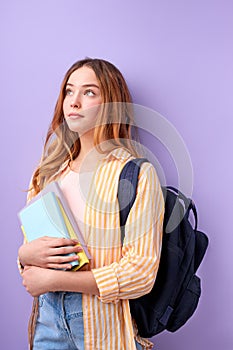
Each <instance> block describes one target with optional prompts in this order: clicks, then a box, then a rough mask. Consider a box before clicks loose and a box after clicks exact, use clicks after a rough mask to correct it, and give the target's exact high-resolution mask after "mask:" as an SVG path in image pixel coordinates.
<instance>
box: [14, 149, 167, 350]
mask: <svg viewBox="0 0 233 350" xmlns="http://www.w3.org/2000/svg"><path fill="white" fill-rule="evenodd" d="M133 158H134V157H133V156H132V155H131V154H130V153H129V152H128V151H127V150H126V149H124V148H116V149H114V150H113V151H112V152H110V153H109V154H108V155H107V156H106V157H104V158H102V160H101V162H100V163H99V165H98V167H97V169H96V171H95V172H94V174H93V178H92V181H91V185H90V188H89V194H88V196H87V201H86V205H85V210H84V212H85V213H84V224H83V227H82V233H83V235H84V239H85V241H86V243H87V247H88V250H89V252H90V254H91V256H92V259H91V262H90V268H91V270H92V272H93V274H94V277H95V280H96V283H97V286H98V288H99V291H100V296H99V297H98V296H94V295H89V294H83V299H82V300H83V320H84V338H85V339H84V342H85V350H96V349H98V350H136V345H135V339H136V340H137V341H138V342H139V343H140V344H141V345H142V346H143V348H144V349H151V348H152V347H153V344H152V343H151V342H150V341H149V340H147V339H144V338H141V337H140V336H139V334H137V327H136V325H135V322H134V321H133V320H132V318H131V314H130V307H129V301H128V300H129V299H132V298H137V297H140V296H142V295H143V294H146V293H148V292H149V291H150V290H151V288H152V286H153V283H154V280H155V278H156V274H157V270H158V265H159V259H160V252H161V243H162V225H163V217H164V200H163V195H162V191H161V187H160V182H159V179H158V176H157V174H156V171H155V168H154V167H153V165H152V164H150V163H143V164H142V166H141V170H140V174H139V181H138V187H137V196H136V200H135V202H134V205H133V207H132V208H131V211H130V213H129V216H128V219H127V222H126V225H125V240H124V242H123V247H122V246H121V230H120V216H119V204H118V200H117V190H118V179H119V176H120V172H121V170H122V168H123V166H124V165H125V164H126V162H128V161H129V160H131V159H133ZM66 167H67V164H64V165H63V167H62V169H61V171H63V170H64V169H65V168H66ZM29 199H30V196H29V198H28V200H29ZM72 209H73V208H72ZM18 264H19V269H20V263H19V261H18ZM20 270H21V269H20ZM77 273H78V272H77Z"/></svg>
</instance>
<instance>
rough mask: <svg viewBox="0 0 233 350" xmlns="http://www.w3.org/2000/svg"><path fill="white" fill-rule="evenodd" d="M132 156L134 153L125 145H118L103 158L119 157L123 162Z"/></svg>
mask: <svg viewBox="0 0 233 350" xmlns="http://www.w3.org/2000/svg"><path fill="white" fill-rule="evenodd" d="M130 157H132V154H131V153H130V152H129V151H128V150H127V149H126V148H124V147H117V148H114V149H113V150H112V151H110V152H109V153H108V154H107V155H106V156H105V157H104V158H103V159H106V160H109V159H111V158H115V159H118V160H120V161H122V162H124V161H125V160H127V159H128V158H130Z"/></svg>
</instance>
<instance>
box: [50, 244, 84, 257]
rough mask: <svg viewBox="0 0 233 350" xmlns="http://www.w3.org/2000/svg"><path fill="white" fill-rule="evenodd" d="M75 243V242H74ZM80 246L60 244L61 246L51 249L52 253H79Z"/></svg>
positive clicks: (80, 250)
mask: <svg viewBox="0 0 233 350" xmlns="http://www.w3.org/2000/svg"><path fill="white" fill-rule="evenodd" d="M76 244H77V243H76ZM82 250H83V249H82V247H81V246H79V245H75V246H65V247H64V246H62V247H56V248H53V250H52V253H53V254H52V255H65V254H70V253H80V252H82Z"/></svg>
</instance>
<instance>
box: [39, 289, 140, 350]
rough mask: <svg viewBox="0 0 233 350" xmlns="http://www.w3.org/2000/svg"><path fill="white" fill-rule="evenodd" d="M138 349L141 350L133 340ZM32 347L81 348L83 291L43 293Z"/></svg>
mask: <svg viewBox="0 0 233 350" xmlns="http://www.w3.org/2000/svg"><path fill="white" fill-rule="evenodd" d="M136 348H137V350H142V347H141V345H140V344H138V343H137V342H136ZM33 350H84V327H83V312H82V294H81V293H71V292H55V293H46V294H43V295H41V296H40V297H39V315H38V319H37V323H36V330H35V336H34V342H33Z"/></svg>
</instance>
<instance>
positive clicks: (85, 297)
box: [19, 58, 164, 350]
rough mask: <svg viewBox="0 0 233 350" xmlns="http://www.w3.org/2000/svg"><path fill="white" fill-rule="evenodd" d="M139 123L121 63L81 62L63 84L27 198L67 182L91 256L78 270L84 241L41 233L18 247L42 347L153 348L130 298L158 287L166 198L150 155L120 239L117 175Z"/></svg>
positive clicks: (34, 344)
mask: <svg viewBox="0 0 233 350" xmlns="http://www.w3.org/2000/svg"><path fill="white" fill-rule="evenodd" d="M134 130H136V128H135V126H134V120H133V113H132V108H131V97H130V93H129V90H128V88H127V85H126V82H125V80H124V78H123V76H122V74H121V73H120V72H119V70H118V69H117V68H116V67H115V66H114V65H113V64H111V63H110V62H107V61H105V60H101V59H89V58H88V59H84V60H81V61H78V62H76V63H75V64H74V65H73V66H72V67H71V68H70V69H69V70H68V72H67V73H66V75H65V77H64V80H63V82H62V85H61V90H60V94H59V97H58V100H57V104H56V108H55V112H54V117H53V120H52V123H51V125H50V128H49V130H48V134H47V137H46V141H45V146H44V151H43V155H42V158H41V161H40V164H39V165H38V167H37V169H36V170H35V172H34V174H33V176H32V181H31V186H30V189H29V195H28V200H30V199H31V198H32V197H33V196H35V195H36V194H37V193H39V192H40V191H41V190H42V189H43V188H44V187H45V186H46V184H48V183H49V182H51V181H53V180H56V181H59V184H60V186H61V189H62V191H63V193H64V196H65V197H66V199H67V201H68V203H69V205H70V208H71V210H72V212H73V214H74V216H75V218H76V221H77V224H78V226H79V228H80V231H81V233H82V234H83V236H84V239H85V241H86V243H87V247H88V250H89V252H90V254H91V257H92V258H91V260H90V263H89V264H88V266H86V267H84V268H83V269H80V270H78V271H76V272H74V271H71V262H72V261H73V260H75V259H78V257H77V256H75V257H73V256H70V255H67V254H68V253H73V252H76V253H77V252H79V251H80V248H79V247H78V246H77V241H76V240H72V239H59V238H49V237H42V238H39V239H36V240H34V241H32V242H30V243H25V244H23V245H22V246H21V247H20V248H19V262H20V266H21V267H22V270H21V273H22V279H23V285H24V286H25V288H26V290H27V291H28V292H29V293H30V294H31V295H32V296H33V297H35V301H34V312H33V315H32V317H31V324H30V327H31V328H30V334H31V348H33V349H34V350H39V349H40V350H42V349H43V350H46V349H49V350H51V349H56V350H69V349H78V350H84V349H85V350H98V349H99V350H100V349H101V350H117V349H119V350H134V349H151V348H152V346H153V345H152V343H151V342H149V341H148V340H147V339H143V338H141V337H140V335H139V334H138V333H137V326H136V324H135V322H134V320H132V318H131V315H130V308H129V301H128V300H129V299H131V298H137V297H140V296H141V295H143V294H146V293H148V292H149V291H150V289H151V288H152V286H153V283H154V280H155V277H156V273H157V269H158V264H159V257H160V250H161V235H162V224H163V214H164V202H163V195H162V192H161V188H160V183H159V180H158V177H157V174H156V171H155V169H154V167H153V166H152V164H150V163H143V165H142V166H141V170H140V175H139V182H138V188H137V196H136V200H135V203H134V205H133V207H132V209H131V211H130V214H129V216H128V219H127V222H126V226H125V240H124V244H123V246H121V234H120V233H121V232H120V222H119V205H118V201H117V189H118V180H119V175H120V172H121V170H122V168H123V166H124V165H125V164H126V162H128V161H129V160H131V159H133V158H134V157H137V156H139V154H138V151H137V147H136V146H135V144H136V143H135V141H134V136H133V131H134ZM151 193H153V196H151ZM64 269H65V270H64ZM32 328H33V331H31V329H32Z"/></svg>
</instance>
